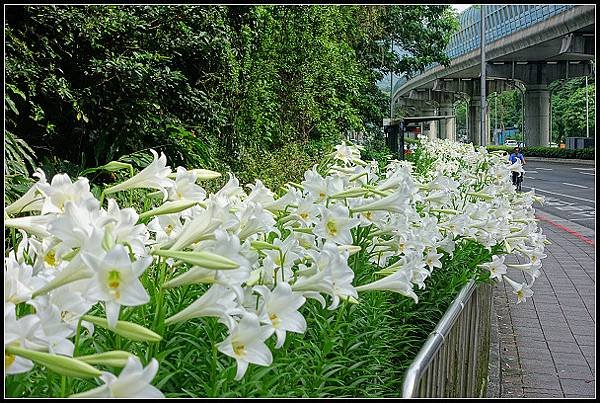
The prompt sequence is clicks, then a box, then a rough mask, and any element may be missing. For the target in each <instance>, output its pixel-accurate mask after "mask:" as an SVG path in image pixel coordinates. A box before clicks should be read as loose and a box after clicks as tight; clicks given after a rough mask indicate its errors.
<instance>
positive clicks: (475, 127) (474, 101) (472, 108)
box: [468, 96, 490, 146]
mask: <svg viewBox="0 0 600 403" xmlns="http://www.w3.org/2000/svg"><path fill="white" fill-rule="evenodd" d="M474 97H475V96H474ZM468 130H469V142H471V143H473V145H474V146H487V145H488V144H489V143H490V119H489V114H488V118H487V119H486V129H485V133H486V134H485V136H484V138H483V144H479V143H481V140H480V139H481V136H480V133H481V101H480V100H479V98H471V102H469V128H468Z"/></svg>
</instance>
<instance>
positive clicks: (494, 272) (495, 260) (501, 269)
mask: <svg viewBox="0 0 600 403" xmlns="http://www.w3.org/2000/svg"><path fill="white" fill-rule="evenodd" d="M479 266H480V267H483V268H484V269H486V270H488V271H489V272H490V278H491V279H495V280H497V281H502V277H503V276H504V275H505V274H506V270H507V267H506V265H505V264H504V256H496V255H493V256H492V261H491V262H486V263H482V264H480V265H479Z"/></svg>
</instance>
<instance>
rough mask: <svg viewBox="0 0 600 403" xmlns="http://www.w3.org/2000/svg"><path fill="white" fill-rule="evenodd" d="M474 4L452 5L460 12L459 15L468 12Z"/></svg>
mask: <svg viewBox="0 0 600 403" xmlns="http://www.w3.org/2000/svg"><path fill="white" fill-rule="evenodd" d="M472 5H473V4H452V7H454V8H455V9H456V11H458V12H459V13H460V12H461V11H464V10H466V9H467V8H469V7H471V6H472Z"/></svg>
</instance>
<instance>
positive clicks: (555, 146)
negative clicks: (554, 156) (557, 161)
mask: <svg viewBox="0 0 600 403" xmlns="http://www.w3.org/2000/svg"><path fill="white" fill-rule="evenodd" d="M550 147H552V148H558V144H556V143H550Z"/></svg>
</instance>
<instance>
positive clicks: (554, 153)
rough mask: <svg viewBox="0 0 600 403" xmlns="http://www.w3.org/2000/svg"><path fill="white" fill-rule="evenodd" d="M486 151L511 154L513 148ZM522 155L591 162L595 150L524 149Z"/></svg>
mask: <svg viewBox="0 0 600 403" xmlns="http://www.w3.org/2000/svg"><path fill="white" fill-rule="evenodd" d="M486 148H487V150H488V151H496V150H504V151H506V152H507V153H510V152H512V150H513V148H514V147H505V146H487V147H486ZM523 155H525V158H527V157H545V158H566V159H581V160H593V159H594V158H595V155H596V153H595V148H593V147H592V148H579V149H575V150H573V149H568V148H557V147H524V148H523Z"/></svg>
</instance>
